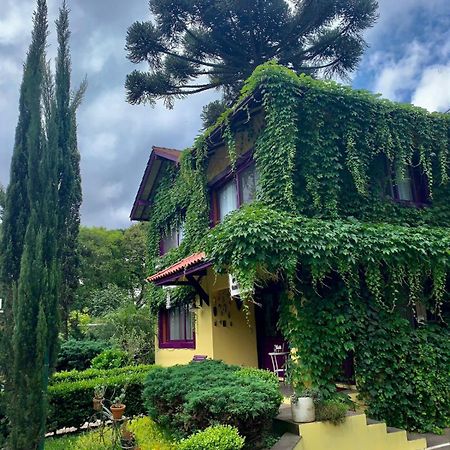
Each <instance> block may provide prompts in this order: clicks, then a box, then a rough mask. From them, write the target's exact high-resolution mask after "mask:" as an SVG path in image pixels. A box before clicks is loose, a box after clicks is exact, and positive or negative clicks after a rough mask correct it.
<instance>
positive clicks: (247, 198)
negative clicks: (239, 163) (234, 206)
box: [239, 164, 258, 204]
mask: <svg viewBox="0 0 450 450" xmlns="http://www.w3.org/2000/svg"><path fill="white" fill-rule="evenodd" d="M257 183H258V180H257V173H256V170H255V165H254V164H252V165H251V166H249V167H247V168H246V169H245V170H243V171H242V172H241V173H240V174H239V196H240V200H241V204H242V203H249V202H251V201H253V200H254V199H255V197H256V189H257Z"/></svg>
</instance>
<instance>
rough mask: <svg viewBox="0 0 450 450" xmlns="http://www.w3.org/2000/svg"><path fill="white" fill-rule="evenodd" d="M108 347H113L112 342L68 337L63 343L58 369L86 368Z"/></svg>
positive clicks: (57, 361) (57, 362)
mask: <svg viewBox="0 0 450 450" xmlns="http://www.w3.org/2000/svg"><path fill="white" fill-rule="evenodd" d="M107 348H111V344H109V343H108V342H105V341H94V340H88V339H84V340H76V339H68V340H67V341H65V342H63V343H62V344H61V348H60V350H59V353H58V358H57V360H56V370H57V371H60V370H73V369H74V370H85V369H87V368H89V367H90V365H91V360H92V359H93V358H95V357H96V356H97V355H98V354H100V353H101V352H102V351H103V350H106V349H107Z"/></svg>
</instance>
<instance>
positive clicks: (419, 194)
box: [390, 165, 429, 206]
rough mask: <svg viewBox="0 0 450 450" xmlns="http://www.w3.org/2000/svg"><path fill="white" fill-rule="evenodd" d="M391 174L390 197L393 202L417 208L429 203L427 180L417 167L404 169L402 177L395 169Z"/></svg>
mask: <svg viewBox="0 0 450 450" xmlns="http://www.w3.org/2000/svg"><path fill="white" fill-rule="evenodd" d="M391 174H392V175H391V187H390V195H391V197H392V198H393V199H394V200H395V201H398V202H401V203H405V204H412V205H417V206H421V205H425V204H427V203H429V196H428V183H427V178H426V175H425V174H424V173H423V170H422V168H421V167H420V166H419V165H415V166H413V167H406V168H405V171H404V174H403V176H402V174H401V173H400V171H399V170H395V169H394V170H393V171H392V172H391Z"/></svg>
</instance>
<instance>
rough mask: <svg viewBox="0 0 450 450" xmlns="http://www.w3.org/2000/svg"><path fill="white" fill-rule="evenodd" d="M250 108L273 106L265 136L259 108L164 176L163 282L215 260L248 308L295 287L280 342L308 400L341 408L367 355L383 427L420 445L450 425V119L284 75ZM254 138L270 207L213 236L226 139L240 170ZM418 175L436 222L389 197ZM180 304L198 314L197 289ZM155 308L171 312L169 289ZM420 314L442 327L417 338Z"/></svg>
mask: <svg viewBox="0 0 450 450" xmlns="http://www.w3.org/2000/svg"><path fill="white" fill-rule="evenodd" d="M251 95H253V96H254V97H255V98H258V102H259V101H260V102H262V106H263V109H264V126H263V127H262V128H261V129H259V128H258V129H257V130H256V131H255V130H254V129H252V128H253V125H252V123H253V122H254V121H253V122H252V120H249V119H250V118H251V114H252V102H251V101H250V102H244V103H241V102H238V103H237V106H235V107H234V108H232V109H230V110H229V111H227V112H226V113H225V114H224V115H223V116H222V117H221V119H220V120H219V123H218V124H217V125H216V127H213V128H211V129H209V130H207V131H206V132H205V133H204V134H203V135H202V136H200V137H199V138H197V140H196V142H195V144H194V146H193V147H192V148H190V149H187V150H185V152H184V153H183V156H182V159H181V162H180V164H179V166H175V165H173V164H170V163H166V166H165V167H164V168H163V172H162V174H161V178H160V180H159V182H158V185H157V188H156V190H155V192H154V194H153V195H154V198H153V199H152V200H153V202H154V206H153V207H152V210H151V217H150V239H149V243H150V272H154V271H156V270H157V269H160V268H162V267H164V266H166V265H168V264H170V263H173V262H175V261H176V260H178V259H180V258H181V257H183V256H187V255H188V254H190V253H192V252H194V251H198V250H206V252H207V255H208V257H210V258H212V259H213V260H214V264H215V269H216V270H217V271H218V272H220V271H231V272H232V273H233V274H234V275H236V277H237V279H238V281H239V283H240V284H241V285H242V287H243V289H244V290H247V289H248V292H249V294H248V295H249V296H251V291H252V287H253V285H254V284H255V283H258V284H263V283H267V282H270V281H271V280H277V281H278V282H280V281H281V282H282V283H284V285H285V290H284V292H285V294H284V298H283V301H282V304H281V314H280V327H281V329H282V331H283V333H284V334H285V336H286V338H287V339H288V341H289V342H290V343H291V345H292V346H293V347H295V348H297V350H298V352H299V355H300V361H301V364H300V365H299V367H298V368H297V371H296V377H297V382H298V383H299V384H301V383H308V384H313V385H315V386H317V387H319V388H320V389H321V390H322V391H323V392H325V393H327V394H329V395H332V392H333V390H334V385H333V382H334V380H335V376H336V373H337V372H338V371H339V369H340V366H341V363H342V359H343V356H344V355H345V354H346V352H347V351H349V350H354V351H355V355H356V356H355V357H356V365H357V366H356V372H357V383H358V386H359V389H360V392H361V395H362V396H363V398H364V400H365V401H366V402H367V403H368V405H369V413H370V414H372V416H374V417H376V418H384V419H387V420H388V423H389V424H390V425H394V426H403V427H408V428H409V429H417V430H428V431H429V430H436V429H437V428H439V427H443V426H446V425H448V424H449V413H448V412H449V411H450V385H449V383H450V381H449V380H450V373H449V368H450V361H449V359H448V358H449V352H448V351H447V350H448V342H449V339H448V338H449V334H448V328H447V325H446V324H445V317H444V316H445V311H446V305H447V304H448V302H449V294H448V290H449V287H450V286H449V267H450V231H449V227H450V202H449V201H448V199H449V193H450V190H449V182H448V181H449V156H448V149H449V132H450V131H449V130H450V126H449V125H450V117H449V116H448V115H444V114H438V113H428V112H427V111H425V110H422V109H420V108H415V107H412V106H410V105H399V104H395V103H392V102H389V101H387V100H382V99H380V98H378V97H377V96H374V95H372V94H370V93H368V92H364V91H354V90H352V89H350V88H347V87H343V86H340V85H338V84H335V83H332V82H323V81H316V80H312V79H311V78H308V77H306V76H297V75H296V74H294V73H293V72H291V71H290V70H288V69H286V68H283V67H280V66H278V65H276V64H274V63H267V64H265V65H263V66H260V67H258V68H257V69H256V70H255V72H254V74H253V75H252V77H251V78H250V79H249V80H248V81H247V84H246V86H245V87H244V89H243V91H242V98H243V99H245V98H247V97H248V96H251ZM242 112H244V119H239V120H238V119H237V117H239V115H240V116H242ZM245 116H247V117H248V118H249V119H247V120H245ZM243 128H244V129H245V130H246V133H247V135H248V136H252V139H254V159H255V161H256V167H257V170H258V173H259V176H260V178H259V191H258V194H257V201H256V202H254V203H253V204H250V205H245V206H243V207H242V208H240V209H239V210H238V211H235V212H234V213H232V214H230V215H229V216H228V217H227V218H226V219H225V220H224V221H223V222H222V223H221V224H219V225H217V226H216V227H215V228H213V229H211V230H210V229H209V209H210V205H209V193H208V187H207V176H206V174H207V173H208V165H209V164H214V157H212V158H211V159H209V152H211V148H212V142H213V138H214V139H217V138H216V136H217V133H218V131H217V129H218V130H219V132H220V133H221V135H222V137H223V140H224V143H225V145H226V147H227V150H228V158H229V161H230V164H231V166H232V167H234V166H235V163H236V159H237V158H238V156H239V153H240V151H241V150H242V144H241V143H240V136H242V131H241V130H242V129H243ZM216 155H217V153H216ZM411 165H416V166H418V167H419V168H420V171H421V172H422V173H423V174H425V175H426V180H427V183H428V187H427V188H428V192H429V195H430V197H431V200H432V202H431V204H430V205H429V206H428V207H425V208H414V207H410V206H405V205H401V204H399V203H395V202H393V201H392V199H391V198H389V197H388V196H387V195H386V183H387V182H388V181H387V180H389V177H390V175H388V174H389V172H390V171H395V172H396V173H397V174H400V175H401V176H402V175H403V176H404V174H405V173H406V168H407V167H408V166H411ZM210 172H211V168H210ZM181 223H184V230H185V238H184V240H183V242H182V244H181V246H180V247H179V248H178V249H174V250H171V251H170V252H169V253H168V254H167V255H165V256H164V257H163V258H162V259H161V258H158V256H157V255H158V250H159V239H160V236H161V235H164V233H167V232H168V230H169V229H171V228H173V227H177V226H178V225H179V224H181ZM177 292H178V297H179V301H190V300H188V299H190V298H191V296H192V292H189V290H188V289H186V288H184V289H178V291H177ZM150 296H151V301H152V302H153V305H154V306H155V307H158V306H159V305H161V303H162V301H163V296H162V295H161V292H160V289H158V288H154V289H152V290H151V291H150ZM247 300H248V299H247ZM416 304H420V305H425V306H426V307H427V308H428V310H429V311H430V313H432V315H433V317H434V318H435V322H436V324H435V325H421V326H420V327H418V328H417V327H414V314H415V311H416V308H415V305H416ZM446 358H447V359H446ZM393 367H395V369H393ZM429 380H433V383H432V387H431V383H430V382H429Z"/></svg>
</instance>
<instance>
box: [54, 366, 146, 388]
mask: <svg viewBox="0 0 450 450" xmlns="http://www.w3.org/2000/svg"><path fill="white" fill-rule="evenodd" d="M154 367H155V366H154V365H153V364H140V365H137V366H126V367H119V368H117V369H86V370H69V371H65V372H56V373H54V374H53V376H52V378H51V380H50V384H51V385H53V384H57V383H61V382H66V381H80V380H89V379H91V378H105V377H108V376H109V375H110V374H111V373H114V375H120V374H122V373H131V372H145V373H147V372H148V371H150V370H151V369H153V368H154Z"/></svg>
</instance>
